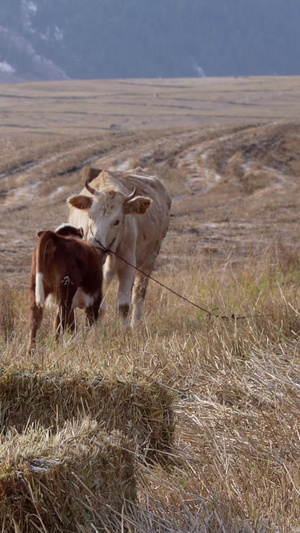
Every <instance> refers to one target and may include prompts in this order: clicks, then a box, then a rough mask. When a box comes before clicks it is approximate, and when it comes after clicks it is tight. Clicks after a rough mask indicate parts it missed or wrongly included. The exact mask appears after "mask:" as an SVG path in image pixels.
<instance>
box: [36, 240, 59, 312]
mask: <svg viewBox="0 0 300 533" xmlns="http://www.w3.org/2000/svg"><path fill="white" fill-rule="evenodd" d="M39 237H40V240H39V243H38V246H37V252H36V270H35V303H36V305H37V306H38V307H44V304H45V288H44V273H45V259H46V256H49V254H50V253H51V249H52V248H53V244H54V243H53V240H55V237H56V236H55V233H53V232H52V231H43V232H42V233H40V234H39Z"/></svg>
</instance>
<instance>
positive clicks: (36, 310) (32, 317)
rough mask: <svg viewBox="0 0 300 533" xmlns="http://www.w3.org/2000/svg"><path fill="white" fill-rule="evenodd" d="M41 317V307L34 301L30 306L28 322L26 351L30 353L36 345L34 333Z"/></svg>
mask: <svg viewBox="0 0 300 533" xmlns="http://www.w3.org/2000/svg"><path fill="white" fill-rule="evenodd" d="M42 318H43V308H42V307H38V306H37V305H36V303H35V302H34V303H33V304H32V305H31V307H30V312H29V323H30V339H29V344H28V348H27V352H28V353H32V352H33V350H34V349H35V345H36V334H37V331H38V329H39V328H40V326H41V322H42Z"/></svg>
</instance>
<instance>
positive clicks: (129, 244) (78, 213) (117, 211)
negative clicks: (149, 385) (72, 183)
mask: <svg viewBox="0 0 300 533" xmlns="http://www.w3.org/2000/svg"><path fill="white" fill-rule="evenodd" d="M97 173H98V176H97V177H95V176H96V175H97ZM85 177H86V178H87V179H86V184H85V188H84V189H82V191H81V193H80V194H79V195H74V196H71V197H70V198H68V200H67V202H68V204H69V206H70V215H69V222H70V223H71V224H73V225H75V226H76V227H82V228H83V230H84V238H86V239H88V240H89V241H91V242H92V243H93V244H94V246H95V247H98V248H99V250H100V251H101V252H102V251H103V248H107V249H110V250H112V251H113V252H116V254H118V256H120V257H122V258H124V259H125V260H126V261H127V262H128V263H130V264H131V265H133V266H136V267H137V268H139V269H140V270H142V271H143V272H145V274H148V275H150V274H151V272H152V269H153V265H154V262H155V259H156V256H157V254H158V252H159V250H160V246H161V242H162V239H163V238H164V236H165V235H166V232H167V230H168V227H169V218H170V207H171V198H170V195H169V192H168V191H167V189H166V187H165V185H164V184H163V183H162V182H161V181H160V179H158V178H157V177H156V176H151V175H149V174H148V173H147V172H145V171H143V170H142V169H141V168H137V169H134V170H129V171H126V172H121V171H119V172H113V173H112V172H110V171H108V170H103V171H101V170H98V171H97V169H94V168H90V169H88V170H87V169H85ZM90 180H92V181H90ZM89 181H90V183H89ZM103 274H104V281H105V282H106V283H110V281H111V280H112V278H113V277H114V276H115V275H117V276H118V281H119V287H118V294H117V301H116V306H117V309H118V311H119V314H120V319H121V322H122V324H123V325H126V324H127V322H128V319H129V317H128V315H129V309H130V304H131V303H132V317H131V327H134V326H136V325H137V323H138V322H139V321H140V319H141V315H142V307H143V302H144V299H145V296H146V290H147V285H148V280H149V278H148V277H147V276H145V275H144V274H142V273H140V272H138V271H136V270H135V269H134V268H132V267H131V266H129V265H128V264H127V263H125V262H124V261H122V260H121V259H119V258H118V257H116V256H115V255H113V254H110V255H108V256H107V258H106V261H105V263H104V272H103Z"/></svg>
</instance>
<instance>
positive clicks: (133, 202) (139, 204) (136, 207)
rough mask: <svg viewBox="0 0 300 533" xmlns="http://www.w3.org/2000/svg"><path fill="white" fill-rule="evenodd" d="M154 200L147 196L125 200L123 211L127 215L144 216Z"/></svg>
mask: <svg viewBox="0 0 300 533" xmlns="http://www.w3.org/2000/svg"><path fill="white" fill-rule="evenodd" d="M151 203H152V200H151V199H150V198H147V196H135V197H134V198H132V199H130V200H125V202H124V206H123V211H124V214H125V215H128V214H129V213H131V214H132V215H144V214H145V213H146V211H147V209H148V208H149V207H150V205H151Z"/></svg>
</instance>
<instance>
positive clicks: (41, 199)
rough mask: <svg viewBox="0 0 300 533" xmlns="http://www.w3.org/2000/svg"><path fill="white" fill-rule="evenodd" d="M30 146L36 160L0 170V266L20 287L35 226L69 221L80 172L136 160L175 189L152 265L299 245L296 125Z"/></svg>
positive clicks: (232, 258)
mask: <svg viewBox="0 0 300 533" xmlns="http://www.w3.org/2000/svg"><path fill="white" fill-rule="evenodd" d="M101 142H102V141H101V137H99V136H98V137H86V138H84V139H81V138H78V137H76V138H74V139H73V140H72V139H69V140H68V142H64V143H61V144H57V143H56V144H55V143H54V144H53V149H52V148H51V146H50V147H49V145H47V149H46V147H44V148H43V147H41V149H40V152H39V155H38V157H35V155H36V146H34V148H32V157H29V156H28V153H26V160H24V161H19V163H18V164H17V165H16V164H15V163H14V162H13V161H12V164H11V166H10V165H9V161H7V162H6V168H5V170H4V171H3V172H2V173H1V174H0V189H1V196H0V198H1V204H0V213H1V225H0V236H1V272H2V279H7V280H8V281H9V282H10V283H12V284H14V283H18V284H19V283H20V282H21V283H22V284H26V283H27V280H28V272H29V265H30V255H31V250H32V248H33V246H34V243H35V235H36V232H37V231H38V230H40V229H46V228H50V229H53V228H55V227H56V226H57V225H58V224H60V223H61V222H63V221H65V220H66V218H67V208H66V204H65V200H66V198H67V197H68V196H69V195H70V194H72V193H74V192H77V191H79V190H80V188H81V186H82V178H81V173H80V169H81V167H82V166H83V165H85V164H89V165H90V164H93V165H94V166H99V168H105V167H106V168H107V167H110V168H115V169H117V168H118V169H128V168H133V167H135V166H138V165H141V166H146V167H148V168H150V169H151V170H153V172H155V173H156V174H157V175H159V176H161V177H162V178H163V179H164V180H165V181H166V183H167V185H168V186H169V188H170V190H171V193H172V195H173V207H172V217H171V227H170V231H169V233H168V235H167V237H166V239H165V242H164V245H163V248H162V253H161V255H160V256H159V260H158V263H157V268H164V269H168V268H169V265H170V264H172V268H175V269H176V268H180V265H181V262H182V261H185V260H186V257H190V259H191V260H193V259H194V260H197V262H199V267H200V266H201V268H206V267H208V266H210V265H212V264H215V265H217V264H218V265H224V264H236V263H239V262H244V261H248V260H249V258H250V257H251V260H255V261H259V260H262V259H263V257H264V254H265V253H266V252H267V251H268V250H269V251H271V250H278V249H280V250H281V251H282V250H283V251H284V253H285V254H286V255H287V256H290V255H292V254H293V253H294V252H296V251H298V248H299V245H298V241H297V235H298V216H299V215H298V213H299V203H300V200H299V198H300V194H299V192H300V191H299V188H300V148H299V146H300V124H299V123H291V122H285V123H282V122H274V123H268V124H256V125H254V124H253V123H249V124H246V123H244V124H241V123H237V124H231V125H224V124H223V125H216V124H214V125H209V124H208V125H205V126H203V127H201V129H200V128H199V127H197V128H194V127H191V128H183V129H178V128H177V129H176V130H175V129H172V130H156V131H155V132H152V133H148V134H141V133H131V134H129V133H128V134H127V135H125V134H124V133H122V132H115V133H112V134H111V136H110V138H109V140H108V141H107V143H106V145H105V147H103V146H102V144H101Z"/></svg>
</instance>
